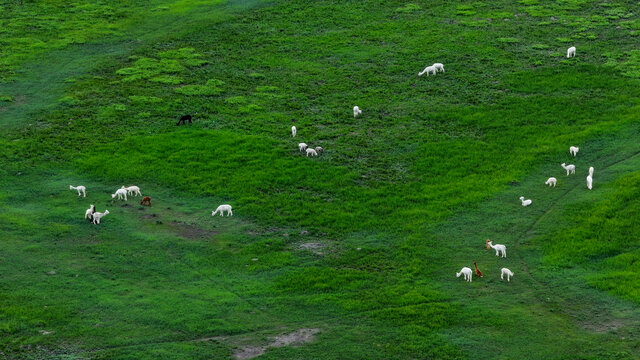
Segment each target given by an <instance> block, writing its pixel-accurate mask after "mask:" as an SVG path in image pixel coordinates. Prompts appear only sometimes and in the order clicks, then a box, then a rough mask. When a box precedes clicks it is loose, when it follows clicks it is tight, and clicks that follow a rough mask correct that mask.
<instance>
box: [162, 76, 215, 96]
mask: <svg viewBox="0 0 640 360" xmlns="http://www.w3.org/2000/svg"><path fill="white" fill-rule="evenodd" d="M222 85H224V82H223V81H222V80H217V79H209V80H207V82H206V83H205V84H204V85H185V86H181V87H178V88H175V89H174V91H175V92H177V93H178V94H183V95H188V96H199V95H201V96H213V95H220V94H221V93H222V92H223V91H224V89H223V88H222Z"/></svg>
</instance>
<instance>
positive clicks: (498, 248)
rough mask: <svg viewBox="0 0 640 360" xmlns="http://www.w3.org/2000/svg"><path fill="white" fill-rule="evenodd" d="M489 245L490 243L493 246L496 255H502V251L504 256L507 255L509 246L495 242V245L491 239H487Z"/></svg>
mask: <svg viewBox="0 0 640 360" xmlns="http://www.w3.org/2000/svg"><path fill="white" fill-rule="evenodd" d="M487 245H489V247H490V248H492V249H493V250H495V251H496V256H500V253H502V257H507V247H506V246H504V245H501V244H495V245H493V243H492V242H491V241H487Z"/></svg>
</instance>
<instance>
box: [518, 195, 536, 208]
mask: <svg viewBox="0 0 640 360" xmlns="http://www.w3.org/2000/svg"><path fill="white" fill-rule="evenodd" d="M520 201H522V206H529V205H531V203H532V202H533V201H531V199H527V200H525V199H524V196H520Z"/></svg>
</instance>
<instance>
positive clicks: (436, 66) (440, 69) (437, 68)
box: [431, 63, 444, 72]
mask: <svg viewBox="0 0 640 360" xmlns="http://www.w3.org/2000/svg"><path fill="white" fill-rule="evenodd" d="M431 66H433V67H434V68H435V69H436V72H438V71H442V72H444V65H442V64H440V63H435V64H433V65H431Z"/></svg>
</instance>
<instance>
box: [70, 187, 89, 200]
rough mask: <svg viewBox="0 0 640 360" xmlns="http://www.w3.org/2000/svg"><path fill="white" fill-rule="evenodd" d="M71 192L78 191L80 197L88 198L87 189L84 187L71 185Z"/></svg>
mask: <svg viewBox="0 0 640 360" xmlns="http://www.w3.org/2000/svg"><path fill="white" fill-rule="evenodd" d="M69 190H78V196H82V197H87V188H85V187H84V186H82V185H80V186H71V185H69Z"/></svg>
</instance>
